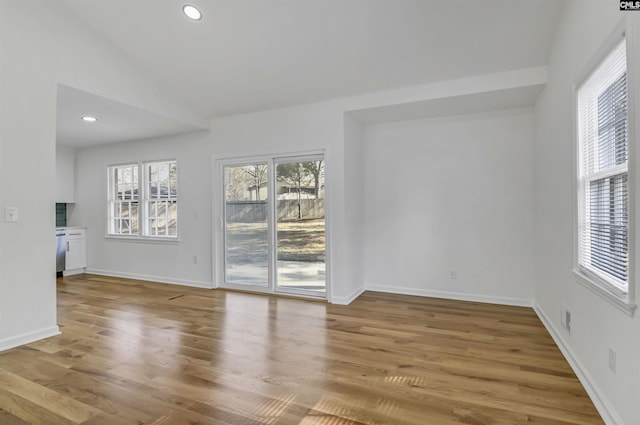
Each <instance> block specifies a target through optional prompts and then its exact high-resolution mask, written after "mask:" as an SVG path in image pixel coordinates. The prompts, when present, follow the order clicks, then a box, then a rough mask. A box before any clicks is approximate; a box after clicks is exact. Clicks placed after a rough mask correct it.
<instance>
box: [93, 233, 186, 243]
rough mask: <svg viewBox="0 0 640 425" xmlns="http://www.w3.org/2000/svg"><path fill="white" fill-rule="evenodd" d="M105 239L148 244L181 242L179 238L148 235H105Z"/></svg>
mask: <svg viewBox="0 0 640 425" xmlns="http://www.w3.org/2000/svg"><path fill="white" fill-rule="evenodd" d="M104 238H105V239H108V240H113V241H121V242H131V243H148V244H166V245H172V244H177V243H179V242H180V239H178V238H154V237H146V236H117V235H105V236H104Z"/></svg>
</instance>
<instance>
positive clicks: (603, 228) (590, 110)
mask: <svg viewBox="0 0 640 425" xmlns="http://www.w3.org/2000/svg"><path fill="white" fill-rule="evenodd" d="M577 94H578V96H577V102H578V105H577V106H578V108H577V110H578V153H579V158H578V179H579V185H578V264H579V266H580V267H582V268H583V269H585V270H587V271H588V272H590V273H592V274H594V275H595V276H597V277H598V278H599V280H601V281H603V282H604V283H606V284H609V285H610V286H611V287H612V288H613V289H614V290H616V291H617V292H621V293H626V292H627V286H628V278H629V273H628V271H629V263H628V236H629V214H628V192H629V180H628V156H629V155H628V129H627V122H628V111H627V82H626V46H625V42H624V40H623V41H622V42H621V43H620V44H618V45H617V46H616V47H615V48H614V49H613V51H612V52H611V53H610V54H609V55H608V56H607V57H606V58H605V59H604V60H603V61H602V62H601V64H600V65H599V66H598V67H597V68H596V69H595V70H594V71H593V72H592V73H591V75H590V76H589V77H588V78H587V79H586V80H585V82H584V83H583V84H582V85H581V86H580V87H579V88H578V93H577Z"/></svg>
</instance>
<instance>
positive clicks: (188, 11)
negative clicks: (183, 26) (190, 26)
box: [182, 4, 202, 21]
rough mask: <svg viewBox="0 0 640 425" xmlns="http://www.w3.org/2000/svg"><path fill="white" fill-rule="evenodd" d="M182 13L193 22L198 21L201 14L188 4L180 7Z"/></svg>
mask: <svg viewBox="0 0 640 425" xmlns="http://www.w3.org/2000/svg"><path fill="white" fill-rule="evenodd" d="M182 12H183V13H184V14H185V15H186V16H187V18H189V19H193V20H194V21H199V20H200V19H202V12H200V10H198V8H196V7H195V6H191V5H190V4H186V5H184V6H182Z"/></svg>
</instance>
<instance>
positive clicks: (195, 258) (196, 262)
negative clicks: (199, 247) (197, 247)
mask: <svg viewBox="0 0 640 425" xmlns="http://www.w3.org/2000/svg"><path fill="white" fill-rule="evenodd" d="M198 261H199V259H198V256H197V255H194V256H193V264H198Z"/></svg>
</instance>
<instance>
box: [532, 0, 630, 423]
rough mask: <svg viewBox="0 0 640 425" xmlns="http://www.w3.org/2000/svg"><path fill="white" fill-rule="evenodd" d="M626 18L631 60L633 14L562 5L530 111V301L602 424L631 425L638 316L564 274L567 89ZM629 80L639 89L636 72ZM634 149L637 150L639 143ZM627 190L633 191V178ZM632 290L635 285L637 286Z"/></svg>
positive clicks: (568, 199) (568, 234) (603, 5)
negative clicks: (568, 322) (611, 358)
mask: <svg viewBox="0 0 640 425" xmlns="http://www.w3.org/2000/svg"><path fill="white" fill-rule="evenodd" d="M625 18H627V19H629V21H630V24H631V26H632V28H631V29H632V31H629V32H628V35H629V36H633V37H635V38H634V40H633V42H634V45H633V46H632V49H633V51H635V52H636V53H637V52H638V50H639V49H640V40H639V38H638V37H639V36H640V25H639V20H640V14H638V13H637V12H619V11H618V10H617V2H603V1H595V0H593V1H584V0H580V1H571V2H569V3H568V4H567V7H566V10H565V15H564V18H563V20H562V22H561V26H560V28H559V30H558V34H557V36H556V40H555V44H554V48H553V52H552V55H551V58H550V63H549V83H548V86H547V87H546V88H545V90H544V92H543V94H542V95H541V97H540V98H539V100H538V103H537V105H536V108H535V116H536V121H535V207H536V215H535V222H536V271H537V279H536V302H537V304H538V309H539V311H540V312H541V314H542V315H543V317H545V318H546V321H547V323H546V324H547V325H548V326H550V327H551V329H552V331H553V332H554V333H555V336H556V338H558V341H559V343H560V346H561V348H563V349H564V351H565V353H566V354H567V357H568V358H569V360H570V361H572V362H573V366H574V367H576V368H577V369H578V371H579V373H580V374H581V375H582V378H583V382H587V385H586V387H587V390H588V391H589V392H590V395H591V396H592V399H593V400H594V402H595V403H596V406H597V407H598V408H599V410H600V412H601V413H602V414H603V416H604V418H605V420H606V421H607V423H608V424H627V425H633V424H638V423H640V409H639V408H638V402H639V401H640V360H639V359H640V338H638V335H640V321H639V319H638V314H637V313H636V317H634V318H630V317H628V316H627V315H625V313H623V312H622V311H620V310H618V309H616V308H615V307H613V306H612V305H610V304H608V303H607V302H606V301H605V300H604V299H603V298H601V297H600V296H598V295H596V294H594V293H593V292H591V291H590V290H589V289H587V288H585V287H583V286H581V285H580V284H578V282H577V281H576V279H575V278H574V277H573V275H572V272H571V269H572V265H573V241H574V235H573V217H574V213H573V211H574V207H573V205H574V199H575V191H574V180H575V177H574V171H573V170H574V168H573V163H574V157H573V150H574V139H573V132H572V123H573V117H572V102H573V100H572V84H574V83H576V82H577V81H576V80H577V78H578V77H579V76H580V75H581V74H582V73H583V72H584V71H585V68H586V66H587V63H588V62H589V61H590V60H592V57H593V56H594V55H595V54H596V52H597V51H598V49H600V47H601V45H602V44H603V42H604V41H605V40H606V39H607V38H608V37H609V36H610V34H611V33H612V31H613V30H614V28H615V27H616V25H617V24H618V23H619V22H620V21H621V20H623V19H625ZM637 69H640V68H638V67H637V62H636V70H637ZM635 78H636V81H637V83H636V84H638V83H640V81H638V78H637V71H636V73H635ZM635 87H636V90H635V92H633V93H632V96H634V100H635V103H636V105H639V104H640V102H639V100H640V99H639V94H638V90H637V89H638V87H639V86H638V85H636V86H635ZM636 114H637V109H636ZM635 119H637V116H636V117H635ZM634 143H635V146H636V147H637V146H638V141H637V140H636V141H635V142H634ZM633 184H635V185H636V186H640V181H639V180H638V178H637V174H636V179H635V180H634V182H633ZM636 239H638V236H637V235H636ZM636 258H638V257H636ZM631 284H632V285H637V279H636V282H631ZM636 301H637V300H636ZM562 303H565V304H566V305H567V306H568V307H569V309H570V310H571V311H572V334H571V335H569V334H568V333H566V332H565V331H564V330H562V328H561V326H560V312H561V304H562ZM609 347H613V348H614V349H615V350H616V351H617V374H613V373H611V372H610V371H609V370H608V349H609Z"/></svg>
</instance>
